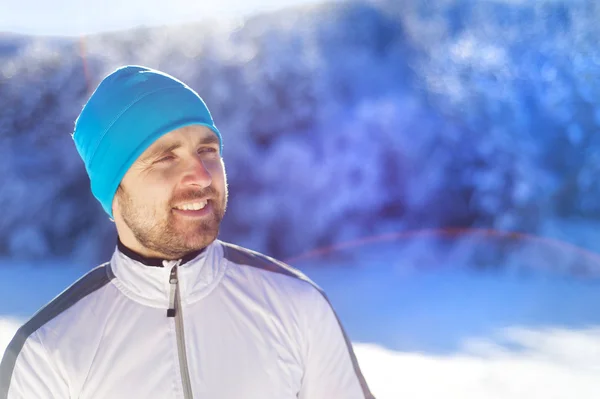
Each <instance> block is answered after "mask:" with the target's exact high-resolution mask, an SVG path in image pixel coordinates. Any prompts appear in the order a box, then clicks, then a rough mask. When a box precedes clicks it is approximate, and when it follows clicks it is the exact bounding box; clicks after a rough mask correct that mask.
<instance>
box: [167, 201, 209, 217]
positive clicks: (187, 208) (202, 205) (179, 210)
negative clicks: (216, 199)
mask: <svg viewBox="0 0 600 399" xmlns="http://www.w3.org/2000/svg"><path fill="white" fill-rule="evenodd" d="M196 208H198V209H196ZM211 212H212V204H211V201H210V200H204V201H194V202H188V203H185V204H181V205H177V206H175V207H173V213H175V214H176V215H180V216H185V217H204V216H206V215H209V214H210V213H211Z"/></svg>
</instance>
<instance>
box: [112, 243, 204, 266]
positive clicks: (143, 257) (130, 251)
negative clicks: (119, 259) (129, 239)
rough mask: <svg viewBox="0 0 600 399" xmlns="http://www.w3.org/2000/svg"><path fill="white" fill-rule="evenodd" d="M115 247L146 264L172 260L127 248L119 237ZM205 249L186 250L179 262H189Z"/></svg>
mask: <svg viewBox="0 0 600 399" xmlns="http://www.w3.org/2000/svg"><path fill="white" fill-rule="evenodd" d="M117 247H118V249H119V251H121V253H123V254H124V255H125V256H127V257H129V258H131V259H133V260H135V261H138V262H140V263H142V264H144V265H146V266H154V267H163V260H172V259H166V258H161V257H159V256H153V255H148V254H146V255H143V254H141V253H140V252H138V251H135V250H133V249H131V248H129V247H128V246H126V245H125V244H123V242H122V241H121V238H120V237H119V238H118V239H117ZM205 249H206V248H202V249H199V250H195V251H191V252H188V253H187V254H185V255H183V256H182V257H181V258H180V259H181V264H182V265H183V264H185V263H187V262H189V261H190V260H192V259H194V258H196V257H197V256H198V255H200V254H201V253H202V252H203V251H204V250H205Z"/></svg>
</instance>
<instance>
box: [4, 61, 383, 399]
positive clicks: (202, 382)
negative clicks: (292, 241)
mask: <svg viewBox="0 0 600 399" xmlns="http://www.w3.org/2000/svg"><path fill="white" fill-rule="evenodd" d="M73 139H74V141H75V145H76V148H77V150H78V152H79V154H80V155H81V157H82V159H83V162H84V164H85V167H86V170H87V172H88V175H89V177H90V182H91V187H92V192H93V194H94V196H95V197H96V198H97V199H98V201H99V202H100V204H101V205H102V207H103V208H104V210H105V212H106V213H107V214H108V215H109V216H110V217H111V219H113V220H114V222H115V226H116V229H117V233H118V238H119V240H118V243H117V246H116V248H115V252H114V255H113V257H112V259H111V260H110V262H108V263H106V264H104V265H101V266H99V267H97V268H95V269H94V270H92V271H91V272H90V273H88V274H87V275H85V276H84V277H82V278H81V279H80V280H78V281H77V282H75V283H74V284H73V285H72V286H71V287H69V288H68V289H67V290H65V291H64V292H63V293H62V294H60V295H59V296H58V297H57V298H55V299H54V300H53V301H51V302H50V303H49V304H47V305H46V306H45V307H43V308H42V309H41V310H40V311H39V312H37V313H36V314H35V315H34V316H33V317H32V318H31V319H30V320H29V321H28V322H27V323H25V324H24V325H23V326H22V327H21V328H20V329H19V330H18V332H17V333H16V335H15V337H14V338H13V340H12V341H11V343H10V344H9V346H8V348H7V350H6V352H5V355H4V357H3V359H2V363H1V364H0V399H1V398H10V399H17V398H55V399H60V398H80V399H91V398H103V399H104V398H112V399H117V398H127V399H130V398H145V399H146V398H150V399H151V398H157V399H158V398H161V399H166V398H185V399H189V398H197V399H198V398H220V399H221V398H222V399H241V398H244V399H252V398H255V399H269V398H272V399H286V398H289V399H292V398H301V399H332V398H336V399H337V398H339V399H353V398H357V399H358V398H361V399H364V398H373V396H372V395H371V393H370V392H369V389H368V387H367V384H366V382H365V380H364V378H363V376H362V373H361V371H360V368H359V366H358V363H357V362H356V358H355V355H354V353H353V350H352V346H351V344H350V341H349V340H348V337H347V336H346V335H345V333H344V330H343V328H342V326H341V324H340V323H339V320H338V319H337V317H336V315H335V312H334V310H333V309H332V307H331V305H330V304H329V302H328V301H327V298H326V296H325V294H324V293H323V292H322V291H321V290H320V289H319V288H318V287H317V286H316V285H315V284H314V283H313V282H311V281H310V280H309V279H308V278H307V277H306V276H304V275H303V274H301V273H300V272H299V271H297V270H295V269H293V268H291V267H289V266H287V265H285V264H283V263H281V262H279V261H276V260H274V259H272V258H269V257H267V256H265V255H262V254H260V253H257V252H254V251H251V250H248V249H245V248H241V247H239V246H235V245H232V244H229V243H225V242H223V241H220V240H218V239H217V236H218V233H219V226H220V223H221V220H222V219H223V217H224V215H225V210H226V208H227V200H228V194H227V179H226V174H225V166H224V163H223V158H222V154H223V146H222V140H221V133H220V132H219V130H218V129H217V127H216V126H215V124H214V122H213V119H212V116H211V115H210V112H209V110H208V108H207V107H206V104H205V103H204V101H203V100H202V99H201V98H200V97H199V96H198V94H197V93H195V92H194V91H193V90H192V89H191V88H190V87H188V86H187V85H186V84H184V83H183V82H181V81H179V80H177V79H176V78H174V77H172V76H169V75H167V74H165V73H162V72H160V71H156V70H152V69H149V68H145V67H140V66H126V67H122V68H119V69H117V70H116V71H114V72H113V73H112V74H110V75H109V76H107V77H106V78H105V79H104V80H103V81H102V82H101V83H100V85H99V86H98V88H97V89H96V91H95V92H94V93H93V94H92V96H91V98H90V99H89V101H88V102H87V104H86V105H85V107H84V108H83V110H82V112H81V114H80V116H79V118H78V119H77V121H76V124H75V131H74V133H73Z"/></svg>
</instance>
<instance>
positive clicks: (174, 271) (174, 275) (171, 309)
mask: <svg viewBox="0 0 600 399" xmlns="http://www.w3.org/2000/svg"><path fill="white" fill-rule="evenodd" d="M169 284H170V285H171V291H170V295H169V309H167V317H175V291H176V290H177V265H175V266H173V268H171V274H170V275H169Z"/></svg>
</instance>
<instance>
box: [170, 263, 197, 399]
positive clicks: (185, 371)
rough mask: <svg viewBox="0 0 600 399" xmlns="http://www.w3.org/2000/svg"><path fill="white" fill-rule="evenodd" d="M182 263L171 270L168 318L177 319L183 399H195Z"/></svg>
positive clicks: (176, 330)
mask: <svg viewBox="0 0 600 399" xmlns="http://www.w3.org/2000/svg"><path fill="white" fill-rule="evenodd" d="M180 262H181V261H180V260H179V261H177V263H175V265H174V266H173V267H172V268H171V273H170V275H169V284H170V286H171V289H170V294H169V309H167V317H173V318H175V335H176V336H177V353H178V356H179V370H180V372H181V382H182V384H183V397H184V398H185V399H193V396H192V383H191V381H190V370H189V368H188V362H187V353H186V350H185V334H184V331H183V314H182V312H181V297H180V291H179V279H178V278H177V267H178V266H179V263H180Z"/></svg>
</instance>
